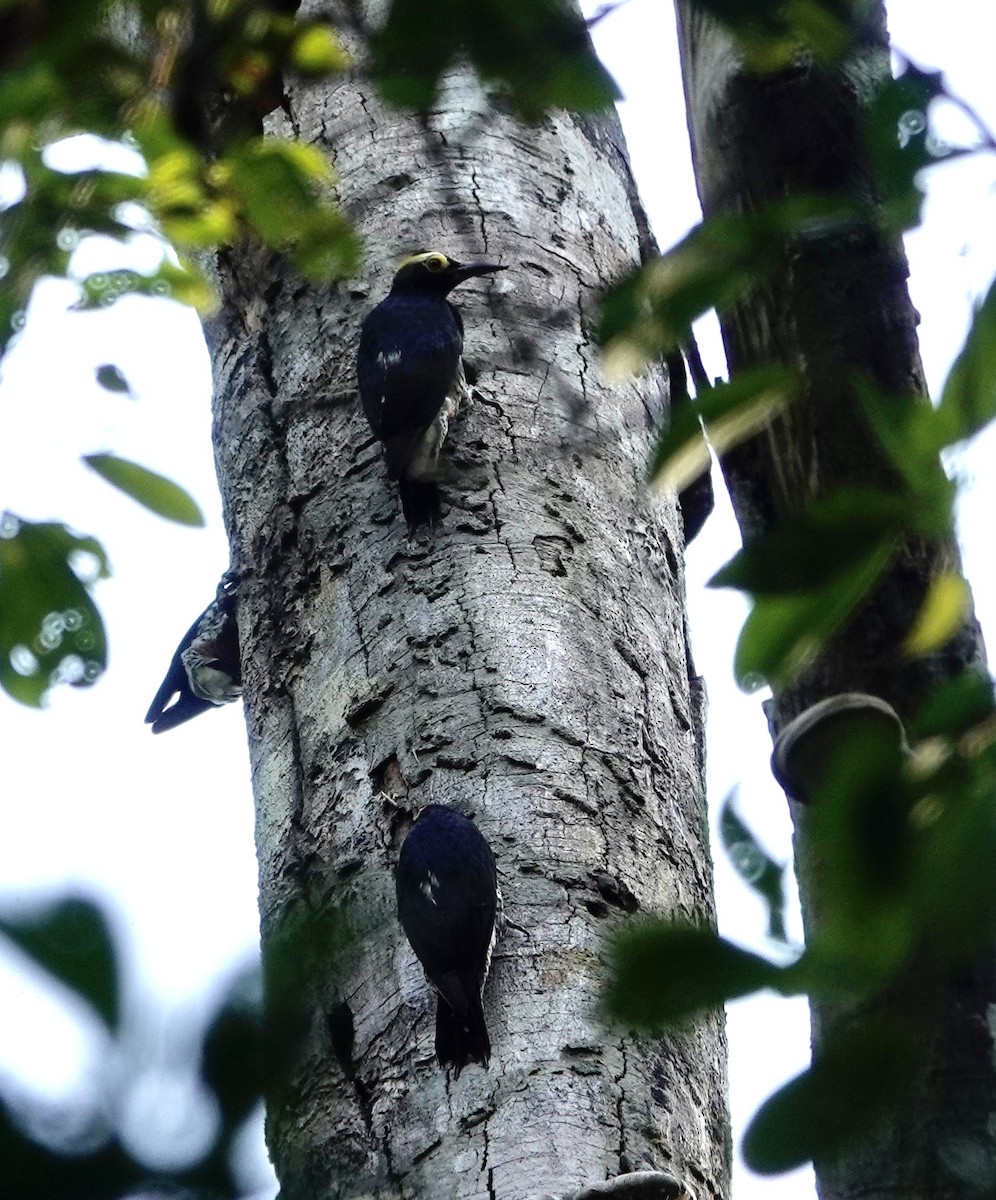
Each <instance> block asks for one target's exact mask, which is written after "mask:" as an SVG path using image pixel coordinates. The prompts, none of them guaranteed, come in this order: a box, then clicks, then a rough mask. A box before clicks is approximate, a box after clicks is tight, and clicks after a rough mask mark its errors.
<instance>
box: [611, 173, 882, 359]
mask: <svg viewBox="0 0 996 1200" xmlns="http://www.w3.org/2000/svg"><path fill="white" fill-rule="evenodd" d="M857 217H858V209H857V208H856V207H855V205H854V204H853V203H851V202H850V201H847V200H842V199H840V198H839V197H833V196H799V197H792V198H791V199H788V200H784V201H781V202H780V203H778V204H772V205H769V206H768V207H767V208H765V209H764V210H763V211H761V212H756V213H720V214H718V215H716V216H714V217H710V218H709V219H708V220H706V221H703V222H702V223H701V224H700V225H698V226H697V227H696V228H695V229H693V230H692V232H691V233H689V234H688V236H687V237H686V238H684V239H683V240H682V241H681V242H679V243H678V245H677V246H675V247H674V248H673V249H672V250H670V251H668V253H667V254H665V255H663V256H662V257H660V258H658V259H655V260H654V261H652V262H649V263H647V264H645V265H644V266H643V267H641V268H640V269H639V270H638V271H637V272H635V273H634V274H633V275H630V276H629V277H628V278H626V279H624V280H622V281H621V282H620V283H618V284H617V285H616V286H615V287H613V288H611V289H610V290H609V291H608V292H607V293H606V295H605V296H604V298H603V300H602V307H601V311H600V313H599V324H598V329H597V337H598V341H599V343H600V344H601V346H602V350H603V357H604V363H605V367H606V370H607V371H608V372H609V373H610V374H612V375H628V374H632V373H633V372H635V371H639V370H642V369H643V367H644V366H646V364H647V363H649V362H653V361H655V360H656V359H658V358H660V357H661V356H662V355H664V354H666V353H667V352H668V351H669V350H671V349H672V348H674V347H675V346H678V345H680V344H681V343H682V342H683V341H686V340H687V338H688V335H689V332H690V330H691V327H692V322H693V321H694V320H695V319H696V318H697V317H700V316H701V315H702V314H703V313H706V312H708V311H709V310H710V309H712V308H716V309H718V310H720V311H722V310H724V309H727V308H729V307H730V306H731V305H732V304H734V303H735V302H736V301H738V300H740V299H741V298H742V297H743V296H744V295H745V294H746V293H747V291H748V290H749V289H750V288H751V286H752V285H753V284H754V283H755V282H756V281H757V280H759V279H762V278H764V276H765V275H766V274H767V272H768V271H769V270H770V269H771V267H772V266H773V265H774V264H775V263H776V262H777V261H778V258H779V256H780V255H781V254H782V253H783V252H784V250H785V248H786V247H787V246H788V245H789V243H790V242H791V240H792V239H793V238H794V237H797V236H799V235H802V234H815V233H826V232H827V231H829V230H834V229H841V230H842V229H844V228H846V227H848V226H850V225H851V224H853V223H854V222H855V220H856V219H857Z"/></svg>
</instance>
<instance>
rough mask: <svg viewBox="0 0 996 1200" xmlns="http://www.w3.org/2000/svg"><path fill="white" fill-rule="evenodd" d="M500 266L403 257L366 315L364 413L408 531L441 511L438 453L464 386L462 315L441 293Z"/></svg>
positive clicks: (433, 256)
mask: <svg viewBox="0 0 996 1200" xmlns="http://www.w3.org/2000/svg"><path fill="white" fill-rule="evenodd" d="M504 269H505V268H504V267H502V266H499V265H498V264H497V263H487V262H476V263H467V264H464V263H459V262H457V261H456V259H453V258H447V256H446V255H445V254H441V253H439V252H438V251H435V250H432V251H428V252H426V253H423V254H414V255H412V256H411V257H410V258H408V259H406V260H405V261H404V262H403V263H402V265H401V267H400V268H399V270H398V272H397V274H396V275H395V276H394V281H393V283H392V284H391V291H390V294H389V295H388V296H387V298H386V299H384V300H382V301H381V302H380V304H378V305H377V306H376V308H374V309H373V310H372V311H371V312H370V313H368V314H367V317H366V319H365V320H364V322H363V328H362V330H361V332H360V347H359V352H358V355H357V376H358V382H359V387H360V399H361V400H362V402H363V411H364V412H365V413H366V415H367V420H368V421H369V422H370V428H371V429H372V430H373V432H374V436H375V437H377V438H378V439H379V440H380V441H381V442H383V444H384V458H385V460H386V463H387V474H388V477H389V478H390V479H395V480H397V482H398V490H399V492H400V493H401V509H402V512H403V513H404V516H405V520H406V521H407V522H408V534H409V536H410V537H411V536H413V535H414V533H415V531H416V530H417V529H418V528H419V527H420V526H422V525H427V526H429V527H430V529H431V528H433V527H435V526H436V525H437V524H438V523H439V520H440V517H441V515H442V509H441V493H440V490H439V482H438V479H439V466H438V458H439V451H440V448H441V446H442V444H443V442H444V440H445V439H446V433H447V430H448V428H449V423H450V421H451V420H452V419H453V417H454V416H455V414H456V412H457V409H458V408H459V407H460V404H461V402H462V400H463V399H465V398H466V396H467V393H468V389H467V381H466V378H465V375H464V370H463V363H462V360H461V358H460V355H461V353H462V351H463V318H462V317H461V316H460V312H459V310H458V309H457V308H456V307H454V305H452V304H451V303H450V302H449V300H448V299H447V297H448V296H449V294H450V292H451V291H452V290H453V289H454V288H455V287H458V286H459V285H460V284H461V283H463V282H464V281H465V280H467V279H471V278H473V277H474V276H476V275H489V274H491V273H492V272H494V271H503V270H504Z"/></svg>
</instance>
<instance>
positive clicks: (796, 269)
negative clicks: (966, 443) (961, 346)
mask: <svg viewBox="0 0 996 1200" xmlns="http://www.w3.org/2000/svg"><path fill="white" fill-rule="evenodd" d="M677 11H678V24H679V37H680V39H681V48H682V61H683V72H684V80H685V92H686V98H687V101H688V120H689V129H690V133H691V140H692V147H693V158H694V162H695V171H696V179H697V182H698V188H699V195H700V199H701V201H702V207H703V212H704V213H705V215H706V216H707V217H708V216H711V215H713V214H715V213H719V212H729V211H733V212H744V211H754V210H758V209H761V208H763V207H764V206H765V205H766V204H768V203H770V202H771V201H773V200H778V199H781V198H783V197H784V196H786V195H789V194H793V193H795V194H811V193H826V192H833V193H840V192H843V193H846V194H849V195H851V196H852V197H857V198H859V199H860V200H862V201H865V202H868V203H869V204H874V203H875V200H876V196H875V188H874V182H873V179H872V176H871V172H870V170H869V167H868V162H867V160H866V158H865V156H864V153H863V140H862V134H861V119H862V111H863V109H864V107H865V106H866V105H867V104H868V102H869V100H870V99H871V97H872V95H873V92H874V89H875V87H876V84H877V83H878V82H880V81H881V80H882V79H883V78H886V77H887V76H888V72H889V59H888V39H887V34H886V30H885V21H884V14H883V11H882V9H881V8H880V7H877V6H875V5H872V6H871V7H870V8H869V10H868V11H867V13H866V16H867V22H868V23H867V27H866V29H865V30H864V35H863V44H862V46H861V47H860V49H859V51H858V52H857V53H855V54H854V55H853V56H852V58H851V59H850V60H849V61H847V62H846V63H844V64H842V65H841V66H839V67H837V68H834V69H826V70H824V69H820V68H819V67H817V66H816V65H814V64H812V63H809V62H806V61H801V60H800V61H799V62H798V63H797V64H796V65H795V66H793V67H792V68H791V69H790V70H786V71H783V72H782V73H780V74H778V75H775V76H769V77H765V78H759V77H754V76H751V75H750V74H748V73H747V72H746V71H745V70H744V69H743V66H742V63H741V62H740V60H739V58H738V56H737V54H736V53H735V51H734V48H733V46H732V44H731V42H730V40H729V38H728V37H727V36H726V35H725V34H724V33H723V32H721V31H720V30H719V29H718V28H717V27H716V26H715V25H714V24H713V23H712V22H711V21H709V20H708V19H707V18H706V17H705V16H704V15H703V13H702V12H701V11H697V10H695V9H694V8H692V7H691V6H690V5H688V4H686V3H685V2H684V0H677ZM908 273H909V272H908V267H907V263H906V258H905V255H904V253H903V250H902V247H901V245H900V244H899V243H898V241H897V240H894V239H892V238H891V237H888V236H885V235H883V234H882V232H881V231H880V230H878V229H876V228H874V227H873V226H872V225H871V224H869V225H867V226H865V227H862V228H851V229H849V230H848V231H846V232H844V233H841V232H839V231H838V232H834V233H829V234H824V235H809V236H806V237H800V238H798V239H796V240H795V241H794V242H793V243H792V244H791V245H790V246H789V247H788V250H787V252H786V253H785V255H784V256H783V260H782V262H781V264H780V266H779V268H778V269H777V270H775V271H774V272H773V273H772V274H771V275H770V276H769V278H768V279H767V280H766V281H765V282H764V283H763V284H761V285H759V286H758V287H757V288H756V289H755V290H754V291H753V292H752V294H751V295H750V297H749V298H748V299H747V300H746V301H744V302H743V303H741V304H739V305H737V306H736V307H734V308H733V309H731V310H730V311H729V312H726V313H723V314H721V324H722V330H723V339H724V343H725V346H726V353H727V357H728V360H729V366H730V370H731V371H737V370H739V369H741V368H744V367H748V366H752V365H756V364H759V363H767V362H782V363H789V364H792V365H794V366H796V367H798V368H799V369H801V371H802V373H803V376H804V380H805V393H806V394H805V398H804V401H803V402H801V403H799V404H797V405H795V406H793V407H792V409H791V410H790V411H789V412H788V413H787V414H786V415H785V416H784V417H781V418H779V419H778V420H776V421H774V422H773V423H772V424H771V426H770V427H769V428H768V429H766V430H765V431H764V432H763V433H762V434H760V435H759V436H757V437H755V438H753V439H752V440H750V441H749V442H747V443H746V444H744V445H742V446H741V447H739V448H738V449H737V450H736V451H734V452H732V453H730V454H729V455H728V456H727V457H726V459H725V461H724V463H723V469H724V473H725V475H726V479H727V483H728V485H729V488H730V492H731V495H732V498H733V504H734V509H735V511H736V514H737V518H738V521H739V523H740V527H741V530H742V532H743V534H744V536H745V537H749V536H751V535H752V534H755V533H758V532H761V531H763V530H766V529H769V528H771V527H772V525H774V524H776V523H777V522H778V521H779V520H780V519H782V518H784V517H785V516H787V515H790V514H791V513H793V512H795V511H798V509H799V508H800V507H801V505H802V504H804V503H805V502H806V500H808V499H810V498H812V497H813V496H817V495H820V494H823V493H825V492H827V491H830V490H832V489H833V488H834V487H836V486H838V485H841V484H846V483H863V484H872V485H879V486H886V487H888V486H889V484H890V481H891V480H892V478H893V476H892V474H891V472H890V468H889V466H888V465H887V464H886V462H885V461H884V459H883V455H882V453H881V451H880V450H879V449H878V447H877V445H876V443H875V442H874V440H873V439H872V438H871V436H870V435H869V432H868V428H867V425H866V423H865V421H864V418H863V417H862V415H861V412H860V409H859V406H858V404H857V402H856V398H855V394H854V388H853V381H854V379H855V376H856V375H858V374H862V375H864V376H865V377H867V378H869V379H871V380H872V381H873V382H874V383H875V384H876V386H877V387H878V388H879V389H880V390H881V391H882V392H883V393H884V394H887V395H891V396H895V397H897V403H902V402H903V401H902V400H901V399H900V398H902V397H907V398H908V397H910V396H912V395H916V394H919V395H921V396H923V395H925V391H926V389H925V385H924V380H923V373H922V369H921V364H920V359H919V350H918V345H917V339H916V324H917V320H918V318H917V314H916V312H915V310H914V309H913V307H912V305H911V303H910V299H909V293H908V291H907V288H906V279H907V276H908ZM907 402H908V401H907ZM958 568H959V558H958V552H957V547H956V545H955V544H954V541H953V539H952V540H951V541H949V542H948V543H944V544H932V545H928V544H925V543H923V542H921V541H917V540H912V539H911V540H909V541H908V542H907V543H906V544H904V545H903V546H902V547H900V548H899V550H898V552H897V555H896V557H895V560H894V562H893V564H892V566H891V568H890V569H889V570H888V572H887V573H886V576H885V578H884V580H883V581H882V583H881V584H880V585H879V586H878V587H877V589H876V591H875V593H874V595H873V596H872V597H871V598H870V600H869V601H868V602H867V603H866V604H865V605H864V606H863V607H862V609H861V611H860V612H859V613H857V614H856V616H855V617H854V619H852V620H851V622H850V623H849V624H848V626H847V628H846V629H845V630H844V631H843V632H842V633H841V634H840V635H839V636H838V637H837V638H835V639H834V642H833V644H832V645H831V646H830V648H829V649H828V650H827V651H826V652H825V653H824V654H823V655H821V657H820V658H819V660H818V661H816V662H815V663H813V664H812V665H811V667H809V668H808V669H807V670H805V671H804V672H803V674H802V675H801V676H800V678H799V679H797V680H796V681H795V683H793V685H792V686H791V687H788V688H786V689H784V690H783V691H781V692H779V693H778V694H777V695H776V696H775V697H774V700H773V702H772V703H771V705H770V707H769V719H770V723H771V725H772V730H773V732H774V733H777V732H778V730H780V729H781V728H783V727H784V725H785V724H786V723H787V722H788V721H789V720H791V719H792V717H794V716H795V715H796V714H798V713H799V712H801V711H802V710H804V709H805V708H807V707H808V706H809V705H811V704H813V703H814V702H815V701H817V700H820V699H823V698H824V697H826V696H830V695H834V694H837V693H840V692H845V691H855V692H869V693H872V694H874V695H877V696H881V697H883V698H884V699H886V700H888V701H889V702H890V703H891V704H892V705H893V706H894V707H895V709H896V710H897V711H898V712H899V714H900V715H901V716H903V717H909V715H910V714H911V713H912V712H913V711H915V709H916V707H917V705H918V704H919V703H920V701H921V700H922V698H923V696H924V694H925V693H926V692H927V691H928V690H929V689H930V688H931V687H932V686H933V685H934V684H936V683H938V682H939V681H941V680H943V679H946V678H949V677H951V676H953V675H956V674H958V673H960V672H961V671H962V670H964V669H965V668H966V667H969V666H972V665H979V664H981V663H982V661H983V653H984V652H983V649H982V644H981V638H980V636H979V632H978V627H977V624H976V622H975V620H974V617H972V618H970V619H969V620H967V621H966V623H965V625H964V626H963V628H962V630H961V631H960V633H959V634H958V635H957V636H956V637H955V638H954V639H953V640H952V641H951V642H950V643H949V644H948V645H947V646H945V647H944V648H943V649H941V650H940V651H938V652H937V653H936V654H933V655H931V656H929V657H926V658H921V659H908V658H904V657H902V656H901V654H900V652H899V646H900V644H901V642H902V639H903V636H904V634H905V633H906V632H907V630H908V629H909V628H910V626H911V624H912V622H913V619H914V617H915V615H916V613H917V612H918V610H919V608H920V606H921V603H922V601H923V598H924V595H925V592H926V589H927V587H928V585H929V582H930V580H931V579H932V578H933V577H934V576H935V575H936V574H937V573H938V572H939V571H941V570H950V569H956V570H957V569H958ZM793 808H794V811H793V818H794V820H795V825H796V870H797V874H798V876H799V881H800V890H801V893H802V900H803V915H804V918H805V920H806V923H807V927H808V928H810V929H812V928H813V927H814V926H815V925H816V924H817V923H818V921H819V907H820V904H819V901H820V895H819V868H820V859H819V856H820V855H821V854H822V855H827V854H831V853H832V852H833V848H832V847H816V846H814V845H813V844H812V841H811V839H810V838H809V836H808V830H807V825H806V817H805V810H804V809H801V808H799V807H797V806H793ZM994 1001H996V970H994V963H993V961H992V960H990V959H986V960H985V961H982V962H980V963H979V964H978V965H977V967H976V968H975V969H974V970H966V971H965V972H964V973H963V975H962V976H961V977H959V978H957V979H948V978H945V979H941V980H938V979H937V978H936V977H930V976H928V975H926V974H917V973H911V977H910V978H907V979H906V980H904V982H903V984H902V986H901V987H899V988H897V989H895V993H894V994H893V995H892V996H891V997H890V998H888V999H886V1000H885V1001H884V1008H885V1010H886V1012H890V1011H892V1012H894V1014H895V1015H896V1016H897V1017H899V1016H901V1015H903V1014H905V1015H909V1013H910V1012H911V1011H912V1012H913V1013H914V1014H915V1015H916V1017H917V1019H918V1020H920V1021H921V1022H923V1024H924V1028H925V1031H926V1032H925V1037H926V1038H927V1039H928V1041H929V1042H930V1051H929V1054H928V1056H927V1063H926V1066H925V1068H924V1070H923V1071H922V1072H921V1074H920V1076H919V1078H918V1079H917V1081H916V1085H915V1087H914V1088H913V1089H912V1090H911V1093H910V1095H909V1096H908V1099H907V1103H906V1104H905V1106H904V1107H903V1109H902V1111H900V1112H898V1113H896V1114H895V1119H894V1120H893V1121H892V1122H891V1124H890V1127H889V1128H888V1129H887V1130H883V1131H879V1132H878V1133H877V1134H876V1135H875V1136H874V1137H870V1138H869V1139H868V1141H867V1143H866V1144H865V1145H864V1146H862V1147H861V1148H860V1149H859V1150H858V1151H856V1152H855V1153H854V1154H852V1155H851V1156H849V1158H848V1159H847V1160H846V1161H845V1162H842V1163H838V1164H817V1182H818V1187H819V1192H820V1195H821V1196H822V1197H824V1198H825V1200H830V1198H833V1200H844V1198H847V1200H851V1198H855V1197H859V1196H860V1197H861V1198H862V1200H872V1198H877V1197H890V1198H895V1197H900V1196H901V1197H903V1198H904V1200H919V1198H921V1197H922V1198H924V1200H926V1197H928V1196H929V1197H931V1198H934V1200H936V1198H939V1197H963V1196H969V1195H972V1196H975V1195H979V1194H981V1193H980V1191H979V1187H980V1182H981V1184H982V1191H983V1192H985V1191H986V1190H987V1187H986V1185H985V1182H984V1179H985V1174H984V1173H983V1175H982V1176H980V1174H979V1171H978V1169H977V1168H978V1167H979V1166H980V1165H983V1166H984V1167H985V1171H988V1172H991V1171H992V1164H993V1162H994V1150H996V1147H994V1145H993V1134H992V1127H991V1114H992V1113H993V1112H996V1071H994V1062H993V1039H992V1033H991V1028H990V1024H989V1012H990V1011H991V1005H992V1004H993V1002H994ZM860 1019H862V1014H861V1012H860V1011H859V1012H855V1011H853V1010H851V1009H846V1008H843V1007H841V1006H839V1005H832V1004H821V1005H816V1006H814V1009H813V1025H814V1031H813V1040H814V1047H815V1048H816V1049H818V1048H819V1045H820V1043H821V1040H822V1038H823V1037H824V1036H825V1035H826V1034H827V1033H828V1032H829V1031H831V1030H832V1029H833V1028H835V1027H837V1026H839V1025H840V1024H841V1023H842V1022H850V1021H854V1020H860ZM989 1179H990V1182H991V1181H992V1175H991V1174H990V1176H989ZM989 1190H991V1187H990V1188H989Z"/></svg>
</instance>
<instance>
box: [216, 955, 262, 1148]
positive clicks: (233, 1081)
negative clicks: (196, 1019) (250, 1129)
mask: <svg viewBox="0 0 996 1200" xmlns="http://www.w3.org/2000/svg"><path fill="white" fill-rule="evenodd" d="M262 1026H263V981H262V978H261V975H260V969H259V967H258V966H254V967H252V968H251V969H249V970H246V971H244V972H242V974H240V975H239V977H238V978H237V979H236V980H235V982H234V983H233V984H232V986H231V987H230V988H229V991H228V994H227V995H226V996H225V998H224V1000H223V1002H222V1004H221V1006H220V1007H219V1008H218V1010H217V1012H216V1013H215V1015H214V1017H213V1019H212V1021H211V1024H210V1025H209V1026H208V1029H207V1032H206V1033H205V1035H204V1046H203V1050H202V1057H201V1075H202V1076H203V1078H204V1082H205V1083H206V1084H208V1086H209V1087H210V1088H211V1089H212V1090H213V1091H214V1094H215V1096H216V1097H217V1100H218V1105H219V1107H220V1109H221V1115H222V1120H223V1121H224V1123H225V1126H226V1127H227V1128H229V1129H231V1130H234V1129H235V1128H236V1127H237V1126H239V1125H240V1124H241V1123H242V1122H243V1121H244V1120H245V1118H246V1117H247V1116H248V1115H249V1113H250V1112H251V1110H252V1108H253V1107H254V1105H255V1104H257V1103H258V1101H259V1099H260V1097H261V1095H262V1091H263V1062H262Z"/></svg>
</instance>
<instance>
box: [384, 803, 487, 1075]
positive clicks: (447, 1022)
mask: <svg viewBox="0 0 996 1200" xmlns="http://www.w3.org/2000/svg"><path fill="white" fill-rule="evenodd" d="M395 880H396V883H397V889H398V916H399V917H400V919H401V925H402V928H403V929H404V931H405V934H406V936H407V938H408V940H409V942H411V945H412V949H413V950H414V951H415V953H416V955H417V956H418V959H419V961H420V962H421V964H422V969H423V970H424V971H425V975H426V978H427V979H428V981H429V982H430V983H431V984H432V986H433V987H434V988H435V989H436V992H437V993H438V998H437V1000H436V1058H437V1059H438V1060H439V1065H440V1066H441V1067H444V1068H446V1067H452V1068H453V1071H454V1074H455V1075H456V1076H459V1074H460V1072H461V1071H462V1070H463V1068H464V1067H465V1066H466V1065H467V1063H468V1062H477V1063H480V1064H481V1066H482V1067H486V1066H487V1065H488V1060H489V1059H490V1058H491V1041H490V1039H489V1038H488V1030H487V1027H486V1025H485V1023H484V1008H483V1005H482V1002H481V996H482V993H483V991H484V982H485V980H486V979H487V977H488V968H489V967H490V965H491V951H492V950H493V949H494V944H495V941H496V939H497V937H498V933H499V931H500V925H501V913H502V899H501V891H500V890H499V887H498V874H497V871H496V869H495V859H494V855H493V854H492V853H491V847H490V846H489V845H488V843H487V841H486V840H485V838H484V836H483V835H482V834H481V832H480V831H479V830H478V828H477V826H476V825H475V824H474V823H473V822H472V821H468V820H467V818H466V817H464V816H461V815H460V813H458V812H457V811H456V810H455V809H452V808H448V807H447V806H446V805H444V804H430V805H429V806H428V807H427V808H424V809H423V810H422V811H421V812H420V813H419V815H418V816H417V817H416V818H415V823H414V824H413V825H412V827H411V830H410V831H409V833H408V836H407V837H406V838H405V840H404V843H403V845H402V847H401V854H400V855H399V857H398V867H397V872H396V875H395Z"/></svg>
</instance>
